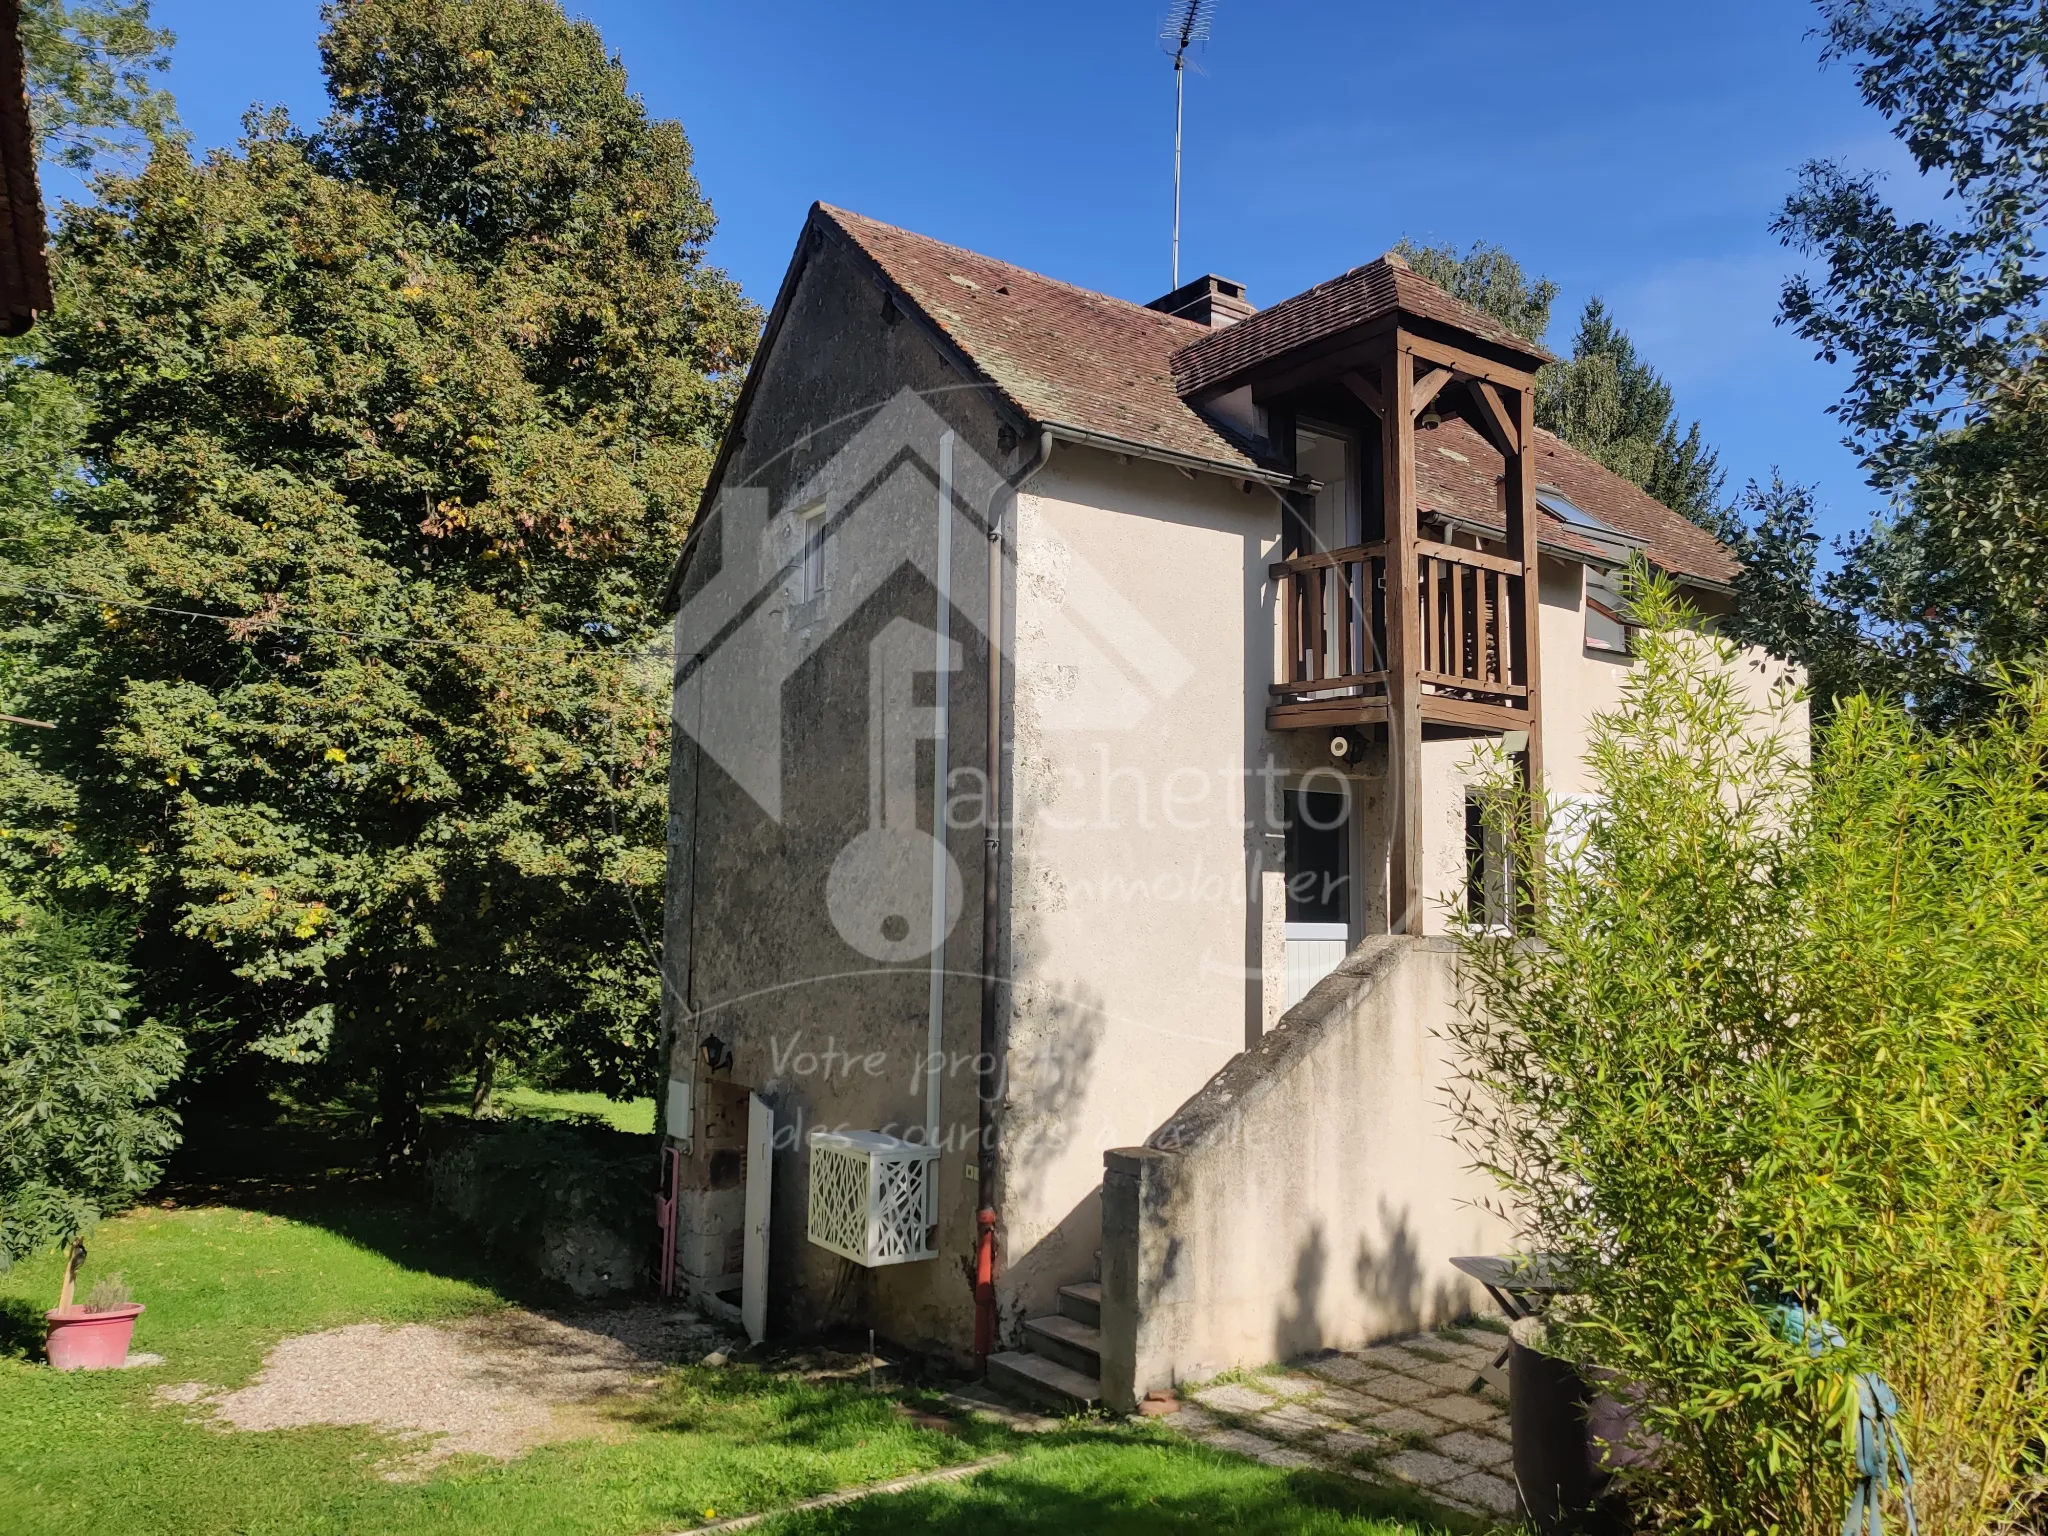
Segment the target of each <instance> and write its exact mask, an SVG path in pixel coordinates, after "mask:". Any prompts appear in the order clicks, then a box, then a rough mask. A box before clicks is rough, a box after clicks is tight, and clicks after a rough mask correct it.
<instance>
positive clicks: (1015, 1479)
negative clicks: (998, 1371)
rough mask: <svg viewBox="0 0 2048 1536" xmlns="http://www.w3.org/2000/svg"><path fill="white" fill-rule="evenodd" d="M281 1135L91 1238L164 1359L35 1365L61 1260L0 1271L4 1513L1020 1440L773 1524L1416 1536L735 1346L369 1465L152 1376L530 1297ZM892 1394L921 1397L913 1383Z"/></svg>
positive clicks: (1216, 1457) (608, 1529)
mask: <svg viewBox="0 0 2048 1536" xmlns="http://www.w3.org/2000/svg"><path fill="white" fill-rule="evenodd" d="M255 1145H256V1143H254V1142H252V1141H251V1140H250V1139H248V1138H246V1137H242V1138H227V1139H217V1140H216V1141H215V1142H214V1149H215V1151H216V1153H218V1152H220V1151H223V1150H225V1149H228V1148H234V1149H238V1150H239V1151H241V1152H247V1151H249V1150H250V1149H251V1148H252V1147H254V1146H255ZM287 1150H289V1151H290V1152H291V1154H292V1155H291V1157H288V1158H285V1159H283V1161H284V1162H285V1163H288V1164H292V1165H293V1166H296V1167H298V1168H300V1169H301V1170H304V1172H303V1173H302V1177H301V1179H300V1181H299V1182H297V1183H293V1182H290V1181H280V1180H277V1179H274V1178H273V1179H268V1180H266V1179H265V1178H263V1177H259V1176H253V1175H252V1174H251V1173H250V1171H249V1170H247V1169H244V1170H242V1171H241V1173H240V1176H239V1177H238V1178H237V1179H235V1180H232V1181H226V1182H227V1183H228V1187H229V1188H230V1189H232V1190H234V1191H236V1198H237V1199H238V1201H240V1203H239V1204H214V1203H205V1199H206V1196H207V1191H206V1190H205V1189H204V1188H202V1187H201V1186H199V1185H197V1184H195V1183H193V1182H192V1181H190V1180H188V1181H187V1182H186V1183H185V1184H183V1185H174V1186H173V1193H174V1195H175V1197H176V1199H175V1203H173V1204H170V1205H156V1206H150V1207H147V1208H144V1209H140V1210H137V1211H134V1212H131V1213H129V1214H128V1215H125V1216H122V1217H119V1218H117V1219H115V1220H113V1221H109V1222H107V1223H105V1224H103V1225H102V1226H101V1227H100V1229H99V1230H98V1232H97V1233H96V1234H95V1235H94V1237H93V1238H92V1244H91V1246H92V1256H91V1260H90V1262H89V1263H88V1265H87V1270H86V1273H87V1276H88V1278H90V1276H92V1275H95V1274H105V1273H108V1272H111V1271H115V1270H119V1271H121V1272H122V1273H123V1274H125V1275H126V1277H127V1279H128V1281H129V1283H130V1284H131V1285H132V1286H133V1288H134V1290H135V1293H136V1295H137V1298H138V1299H139V1300H141V1301H143V1302H145V1303H146V1304H147V1306H148V1311H147V1312H146V1313H145V1314H144V1316H143V1318H142V1319H141V1322H140V1324H139V1325H138V1328H137V1331H136V1340H135V1348H136V1349H137V1350H138V1351H141V1350H147V1351H152V1352H155V1353H158V1354H162V1355H164V1356H165V1357H167V1358H166V1363H165V1364H164V1365H162V1366H159V1367H153V1368H146V1369H138V1370H129V1371H120V1372H103V1373H78V1374H73V1375H64V1376H60V1375H57V1374H55V1373H53V1372H51V1371H49V1370H47V1369H45V1368H43V1367H41V1366H39V1365H36V1364H34V1363H33V1361H34V1359H35V1357H36V1355H37V1353H38V1352H39V1349H40V1345H41V1336H42V1327H41V1314H42V1310H43V1308H45V1307H47V1306H48V1305H50V1304H51V1300H52V1298H53V1297H54V1295H55V1292H56V1288H57V1280H58V1265H57V1261H56V1259H55V1258H54V1257H49V1258H44V1259H39V1260H36V1261H33V1262H30V1263H25V1264H22V1265H19V1266H17V1267H16V1268H15V1269H14V1270H13V1271H11V1272H9V1273H7V1274H4V1275H0V1530H5V1531H7V1532H8V1533H9V1536H57V1533H59V1532H62V1533H66V1536H70V1533H93V1532H102V1531H104V1532H110V1533H111V1532H129V1531H148V1532H151V1533H161V1536H212V1533H226V1532H234V1533H238V1536H239V1533H250V1536H270V1533H277V1536H286V1533H292V1536H297V1533H304V1536H356V1533H361V1536H370V1533H393V1536H408V1533H414V1532H418V1533H422V1536H424V1533H427V1532H433V1533H435V1536H444V1533H445V1536H466V1533H476V1536H485V1533H490V1536H500V1533H502V1532H505V1531H508V1530H515V1531H519V1532H521V1533H532V1536H639V1533H647V1532H656V1531H671V1530H677V1529H685V1528H688V1527H690V1526H692V1525H695V1524H698V1523H701V1522H702V1521H704V1520H705V1519H707V1518H708V1516H707V1511H716V1513H717V1515H718V1516H726V1515H731V1514H737V1513H742V1512H747V1511H753V1510H764V1509H766V1510H772V1509H775V1508H778V1507H785V1508H786V1507H787V1506H788V1505H790V1504H793V1503H795V1502H797V1501H799V1500H802V1499H804V1498H808V1497H811V1496H813V1495H816V1494H820V1493H824V1492H829V1491H831V1490H833V1489H837V1488H842V1487H847V1486H851V1485H858V1484H863V1483H869V1482H876V1481H881V1480H885V1479H888V1478H892V1477H899V1476H903V1475H905V1474H908V1473H915V1472H918V1471H922V1470H927V1469H934V1468H939V1467H943V1466H946V1465H950V1464H958V1463H961V1462H966V1461H972V1460H977V1459H980V1458H982V1457H985V1456H989V1455H993V1454H996V1453H999V1452H1008V1453H1010V1454H1012V1455H1013V1456H1014V1457H1015V1459H1014V1460H1013V1461H1011V1462H1010V1463H1008V1464H1006V1465H1004V1466H1003V1467H1000V1468H997V1469H993V1470H991V1471H989V1472H985V1473H983V1474H981V1475H980V1476H978V1477H976V1478H974V1479H973V1480H971V1481H969V1482H966V1483H963V1484H948V1485H933V1486H929V1487H925V1488H919V1489H915V1490H912V1491H910V1492H907V1493H902V1494H896V1495H890V1496H886V1497H877V1498H875V1499H871V1500H865V1501H862V1502H860V1503H859V1504H857V1505H852V1506H843V1507H840V1508H837V1509H832V1510H824V1511H817V1512H813V1513H804V1514H791V1515H786V1516H783V1517H781V1518H779V1519H778V1520H776V1521H774V1522H771V1524H770V1526H769V1527H768V1529H770V1530H773V1531H777V1532H784V1533H798V1532H805V1533H808V1532H840V1531H846V1532H852V1531H875V1532H882V1531H898V1530H903V1529H909V1528H917V1529H930V1530H935V1531H941V1532H944V1531H959V1532H963V1533H964V1532H967V1531H970V1530H972V1531H974V1532H976V1533H977V1536H986V1533H991V1532H994V1533H1005V1532H1048V1533H1050V1532H1057V1533H1060V1536H1068V1533H1072V1532H1076V1531H1090V1532H1095V1531H1108V1532H1128V1533H1134V1536H1135V1533H1153V1532H1178V1531H1198V1530H1200V1531H1215V1530H1222V1531H1239V1532H1247V1533H1258V1536H1336V1533H1346V1536H1415V1533H1417V1532H1418V1531H1420V1530H1423V1529H1425V1528H1427V1527H1428V1526H1430V1525H1432V1524H1434V1522H1433V1521H1432V1520H1431V1519H1430V1518H1429V1516H1428V1513H1427V1507H1426V1506H1424V1505H1421V1504H1420V1503H1419V1502H1417V1501H1415V1500H1414V1499H1412V1498H1410V1497H1407V1496H1404V1495H1401V1494H1398V1493H1380V1492H1378V1491H1375V1490H1372V1489H1369V1488H1365V1487H1363V1486H1360V1485H1358V1484H1355V1483H1352V1482H1350V1481H1348V1480H1343V1479H1338V1478H1334V1477H1330V1476H1327V1475H1322V1474H1306V1473H1302V1472H1287V1471H1281V1470H1278V1469H1274V1468H1269V1467H1265V1466H1262V1465H1259V1464H1257V1463H1253V1462H1249V1461H1243V1460H1240V1459H1238V1458H1235V1457H1228V1456H1224V1455H1220V1454H1218V1453H1214V1452H1210V1451H1206V1450H1203V1449H1201V1448H1199V1447H1196V1446H1192V1445H1190V1444H1188V1443H1186V1442H1185V1441H1183V1440H1180V1439H1179V1438H1177V1437H1175V1436H1173V1435H1171V1434H1170V1433H1168V1432H1166V1431H1164V1430H1162V1429H1160V1428H1159V1427H1157V1426H1153V1425H1132V1426H1121V1425H1105V1424H1101V1423H1099V1422H1088V1421H1076V1422H1075V1423H1073V1424H1072V1425H1069V1426H1067V1427H1065V1428H1062V1429H1060V1430H1056V1431H1053V1432H1051V1433H1048V1434H1044V1435H1038V1436H1018V1435H1014V1434H1012V1433H1010V1432H1009V1431H1008V1430H1005V1429H1003V1428H1001V1427H999V1426H996V1425H993V1424H989V1423H985V1422H978V1421H974V1420H971V1419H964V1418H962V1419H956V1421H955V1423H954V1425H953V1427H952V1430H951V1431H950V1432H947V1431H943V1430H939V1429H935V1428H932V1427H930V1423H931V1421H930V1419H929V1418H928V1417H927V1418H925V1419H924V1421H923V1422H920V1421H918V1420H914V1419H912V1418H911V1417H909V1416H906V1415H905V1414H904V1413H902V1412H901V1411H900V1410H899V1409H898V1407H897V1405H896V1402H895V1401H894V1400H892V1398H891V1397H890V1396H889V1395H887V1394H879V1395H870V1394H868V1393H867V1392H865V1391H864V1390H862V1389H861V1388H860V1387H859V1386H858V1385H857V1384H841V1383H810V1382H805V1381H803V1380H800V1379H797V1378H795V1377H793V1376H787V1375H777V1374H774V1373H772V1372H770V1371H762V1370H753V1369H747V1368H727V1369H724V1370H717V1369H707V1368H704V1367H697V1366H686V1367H679V1368H676V1369H672V1370H670V1371H667V1372H665V1373H663V1374H662V1375H661V1377H660V1379H659V1381H658V1383H657V1384H656V1385H654V1386H653V1387H652V1388H651V1389H649V1390H648V1391H647V1392H646V1393H644V1394H643V1395H641V1396H639V1397H637V1398H635V1399H631V1400H628V1401H625V1402H623V1403H621V1405H620V1406H619V1407H618V1409H617V1411H616V1413H615V1414H613V1416H612V1418H611V1420H610V1422H609V1423H608V1424H606V1425H605V1426H604V1432H603V1434H602V1436H601V1437H599V1438H591V1439H586V1440H577V1441H570V1442H566V1443H560V1444H555V1445H550V1446H544V1447H541V1448H539V1449H536V1450H533V1451H530V1452H529V1453H527V1454H526V1455H525V1456H523V1457H521V1458H519V1459H518V1460H516V1461H512V1462H509V1463H498V1462H493V1461H488V1460H483V1459H480V1458H459V1459H456V1460H453V1461H450V1462H448V1463H445V1464H444V1465H442V1466H441V1467H440V1468H438V1469H436V1470H435V1471H434V1472H433V1473H432V1474H431V1475H428V1476H426V1477H424V1478H421V1479H420V1480H417V1481H410V1482H402V1481H391V1480H388V1479H387V1478H386V1477H385V1476H384V1475H383V1473H384V1470H385V1469H384V1467H383V1465H382V1463H384V1462H385V1460H386V1459H387V1458H389V1457H390V1456H392V1455H393V1454H394V1452H396V1451H397V1450H399V1449H400V1448H399V1447H398V1446H397V1445H395V1444H394V1442H392V1441H391V1440H389V1439H387V1438H385V1437H383V1436H381V1435H379V1434H377V1433H375V1432H373V1431H370V1430H368V1429H365V1428H339V1427H334V1428H303V1429H293V1430H275V1431H266V1432H263V1433H256V1434H250V1433H234V1434H228V1433H222V1432H220V1431H218V1430H216V1429H214V1428H212V1427H211V1426H210V1425H209V1424H207V1423H206V1422H205V1421H204V1415H203V1414H201V1413H195V1411H194V1410H192V1409H188V1408H184V1407H181V1406H178V1405H175V1404H171V1403H166V1402H163V1401H161V1400H160V1399H158V1398H157V1396H156V1389H157V1388H158V1387H160V1386H163V1385H166V1384H170V1383H178V1382H186V1381H200V1382H204V1383H206V1384H207V1385H209V1386H211V1387H232V1386H236V1385H239V1384H241V1383H243V1382H245V1381H246V1380H247V1379H248V1378H249V1377H250V1376H251V1375H252V1374H253V1373H254V1371H255V1370H256V1369H257V1367H258V1366H259V1365H260V1364H261V1361H262V1359H263V1356H264V1354H265V1352H266V1351H267V1350H268V1349H269V1348H270V1346H271V1345H273V1344H274V1343H276V1342H277V1341H278V1340H280V1339H282V1338H285V1337H287V1336H289V1335H293V1334H299V1333H305V1332H310V1331H313V1330H317V1329H322V1328H330V1327H336V1326H339V1325H342V1324H345V1323H354V1322H384V1323H404V1322H432V1321H437V1320H447V1319H453V1318H460V1317H464V1316H469V1315H473V1314H476V1313H479V1312H486V1311H489V1310H491V1309H494V1308H502V1307H505V1306H508V1305H512V1304H515V1303H526V1304H545V1303H547V1302H548V1301H549V1300H551V1299H553V1298H551V1297H550V1296H548V1295H547V1294H545V1293H544V1292H543V1291H541V1290H537V1289H536V1287H537V1285H538V1282H535V1281H532V1280H531V1279H526V1278H522V1277H521V1276H519V1275H518V1274H516V1273H511V1272H507V1271H504V1270H502V1269H497V1268H493V1267H492V1265H493V1261H491V1260H490V1259H489V1258H488V1257H487V1256H485V1255H482V1254H480V1253H479V1252H477V1250H476V1247H475V1245H474V1244H473V1243H472V1242H471V1241H469V1240H468V1239H467V1238H466V1237H465V1236H464V1234H463V1233H462V1232H461V1231H460V1230H458V1229H455V1228H452V1227H450V1226H448V1225H446V1224H445V1223H443V1222H442V1221H441V1220H440V1219H439V1218H437V1217H435V1216H434V1215H432V1214H431V1213H430V1212H428V1211H426V1210H424V1209H423V1208H421V1207H420V1206H418V1205H417V1204H414V1203H412V1202H411V1201H409V1200H406V1199H401V1198H395V1197H393V1196H391V1195H390V1194H388V1193H387V1192H385V1191H384V1190H383V1189H382V1188H381V1187H380V1186H378V1185H376V1184H374V1183H368V1182H363V1181H359V1180H354V1179H351V1178H349V1177H347V1176H345V1175H346V1168H345V1165H346V1163H347V1159H346V1157H341V1158H340V1159H339V1161H340V1164H341V1165H342V1166H339V1167H336V1166H329V1165H330V1164H334V1163H335V1162H336V1160H337V1158H336V1155H334V1154H332V1152H331V1149H330V1151H329V1153H326V1154H323V1153H322V1152H321V1150H320V1146H319V1144H318V1142H317V1138H302V1139H301V1140H300V1141H299V1142H296V1143H293V1144H292V1146H291V1147H290V1148H288V1149H287ZM344 1150H345V1149H344ZM215 1193H216V1194H217V1193H218V1190H217V1189H216V1191H215ZM897 1396H898V1397H908V1398H910V1399H911V1400H912V1401H914V1402H915V1401H919V1400H920V1398H921V1401H922V1404H923V1406H926V1407H932V1406H937V1402H936V1399H933V1398H931V1397H930V1396H928V1395H923V1396H922V1397H921V1394H920V1393H918V1392H917V1391H916V1390H915V1389H908V1388H906V1389H903V1390H902V1391H899V1392H898V1393H897Z"/></svg>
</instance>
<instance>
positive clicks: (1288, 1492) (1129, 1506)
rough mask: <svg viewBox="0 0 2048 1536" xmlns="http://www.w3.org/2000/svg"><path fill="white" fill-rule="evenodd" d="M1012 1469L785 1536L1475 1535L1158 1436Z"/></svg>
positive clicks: (1069, 1450) (878, 1504)
mask: <svg viewBox="0 0 2048 1536" xmlns="http://www.w3.org/2000/svg"><path fill="white" fill-rule="evenodd" d="M1053 1438H1055V1439H1058V1440H1062V1441H1064V1443H1058V1444H1054V1445H1051V1446H1046V1445H1044V1444H1043V1442H1041V1445H1040V1447H1039V1448H1037V1449H1036V1450H1035V1452H1034V1453H1033V1454H1031V1455H1028V1456H1026V1457H1024V1458H1022V1459H1020V1460H1018V1461H1016V1462H1014V1463H1012V1464H1010V1465H1007V1466H1001V1467H996V1468H992V1469H990V1470H989V1471H987V1472H983V1473H981V1474H980V1475H979V1476H977V1477H974V1478H971V1479H968V1480H965V1481H961V1482H956V1483H932V1484H927V1485H926V1486H924V1487H922V1488H916V1489H912V1490H910V1491H909V1492H906V1493H901V1494H893V1495H888V1496H880V1497H876V1498H872V1499H864V1500H861V1501H860V1502H858V1503H853V1504H845V1505H840V1506H837V1507H834V1508H830V1509H823V1510H818V1511H815V1512H810V1513H804V1514H794V1515H787V1516H783V1517H781V1518H779V1519H777V1520H773V1521H770V1522H769V1523H768V1524H767V1525H766V1526H765V1527H764V1530H766V1531H769V1532H772V1533H774V1536H824V1533H828V1532H829V1533H833V1536H856V1533H860V1536H866V1533H873V1536H885V1533H886V1536H894V1533H896V1532H900V1531H905V1530H918V1531H939V1532H944V1531H961V1532H965V1531H970V1530H971V1531H973V1532H974V1533H975V1536H1025V1533H1050V1532H1058V1533H1061V1536H1067V1533H1075V1532H1089V1533H1100V1532H1110V1533H1130V1536H1140V1533H1144V1536H1151V1533H1156V1532H1168V1531H1216V1530H1229V1531H1233V1532H1239V1533H1243V1536H1322V1533H1329V1536H1337V1533H1340V1532H1341V1533H1356V1536H1364V1533H1365V1532H1368V1531H1388V1532H1391V1531H1392V1530H1394V1529H1398V1530H1399V1531H1401V1532H1402V1533H1403V1536H1410V1533H1419V1532H1422V1531H1427V1530H1446V1531H1470V1530H1476V1529H1478V1526H1477V1524H1476V1523H1475V1522H1471V1521H1467V1520H1463V1519H1460V1518H1458V1517H1455V1516H1446V1515H1445V1514H1444V1513H1443V1512H1442V1511H1441V1510H1439V1509H1437V1508H1436V1507H1435V1506H1433V1505H1431V1504H1429V1503H1427V1502H1426V1501H1424V1500H1422V1499H1421V1498H1419V1497H1416V1496H1414V1495H1411V1494H1407V1493H1403V1492H1400V1491H1398V1490H1383V1489H1376V1488H1371V1487H1367V1486H1365V1485H1363V1484H1358V1483H1352V1482H1349V1481H1347V1480H1345V1479H1342V1478H1338V1477H1333V1476H1330V1475H1329V1474H1327V1473H1321V1472H1310V1471H1299V1472H1288V1473H1284V1474H1280V1475H1278V1476H1277V1477H1276V1475H1275V1474H1274V1473H1272V1472H1271V1471H1270V1470H1269V1469H1267V1468H1264V1467H1261V1466H1258V1465H1257V1464H1255V1463H1251V1462H1246V1461H1243V1460H1241V1459H1239V1458H1235V1457H1229V1456H1224V1455H1220V1454H1218V1453H1216V1452H1212V1451H1205V1450H1203V1449H1201V1448H1200V1447H1197V1446H1191V1445H1187V1444H1184V1443H1171V1442H1165V1441H1161V1442H1157V1443H1154V1444H1152V1445H1150V1446H1148V1447H1146V1449H1147V1450H1148V1451H1149V1452H1150V1454H1149V1455H1147V1456H1146V1457H1145V1458H1144V1460H1143V1462H1142V1463H1140V1464H1139V1465H1138V1466H1136V1467H1134V1466H1133V1465H1132V1461H1131V1450H1132V1447H1131V1446H1130V1444H1129V1441H1128V1439H1121V1443H1117V1444H1112V1441H1111V1436H1110V1435H1109V1434H1107V1433H1105V1432H1101V1431H1097V1432H1093V1433H1091V1432H1087V1431H1081V1430H1077V1431H1075V1432H1073V1433H1071V1434H1070V1435H1061V1436H1055V1437H1053Z"/></svg>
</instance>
